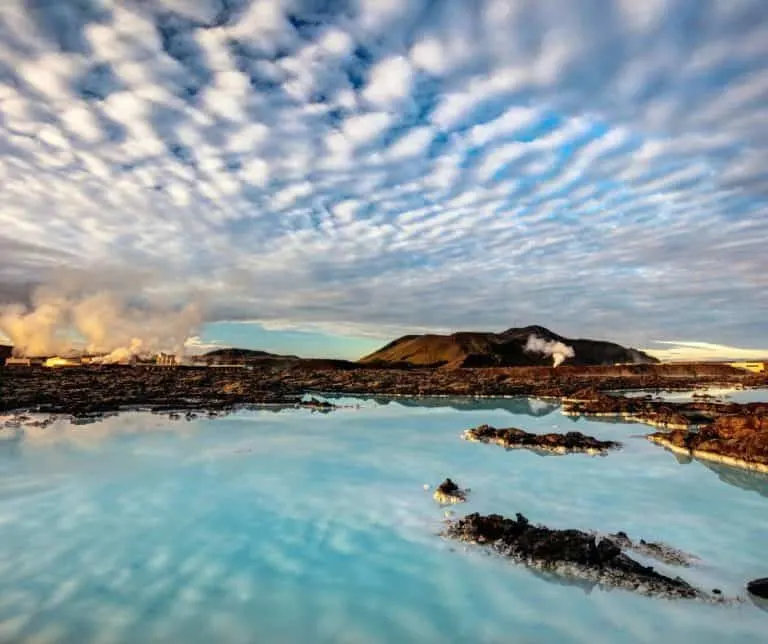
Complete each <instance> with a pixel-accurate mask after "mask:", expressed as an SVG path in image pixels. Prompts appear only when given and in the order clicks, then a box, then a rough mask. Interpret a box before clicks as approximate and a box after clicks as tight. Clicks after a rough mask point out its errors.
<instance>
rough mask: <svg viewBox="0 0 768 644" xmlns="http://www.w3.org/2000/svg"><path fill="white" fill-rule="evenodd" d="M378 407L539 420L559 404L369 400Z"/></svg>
mask: <svg viewBox="0 0 768 644" xmlns="http://www.w3.org/2000/svg"><path fill="white" fill-rule="evenodd" d="M368 400H371V401H373V402H375V403H376V404H378V405H388V404H389V403H393V402H394V403H397V404H398V405H401V406H402V407H414V408H416V407H421V408H424V407H428V408H431V409H437V408H444V409H453V410H455V411H496V410H501V411H508V412H510V413H511V414H523V415H525V416H533V417H535V418H540V417H542V416H548V415H549V414H551V413H554V412H555V411H557V410H558V409H559V408H560V403H558V402H555V401H552V400H542V399H540V398H466V397H464V398H459V397H457V398H390V397H386V396H374V397H372V398H369V399H368Z"/></svg>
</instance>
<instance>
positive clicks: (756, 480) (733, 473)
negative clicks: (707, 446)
mask: <svg viewBox="0 0 768 644" xmlns="http://www.w3.org/2000/svg"><path fill="white" fill-rule="evenodd" d="M665 451H666V452H668V453H669V454H671V455H672V456H673V457H674V458H675V460H676V461H677V462H678V463H680V465H689V464H690V463H693V462H696V463H700V464H701V465H703V466H704V467H706V468H707V469H708V470H711V471H713V472H714V473H715V474H717V478H719V479H720V480H721V481H722V482H723V483H727V484H728V485H733V486H734V487H737V488H740V489H742V490H747V491H748V492H757V493H758V494H759V495H760V496H764V497H766V498H768V475H766V474H763V473H761V472H754V471H752V470H746V469H742V468H740V467H733V466H731V465H725V464H723V463H716V462H714V461H708V460H706V459H700V458H694V457H693V456H690V455H688V454H680V453H678V452H672V451H670V450H668V449H666V450H665Z"/></svg>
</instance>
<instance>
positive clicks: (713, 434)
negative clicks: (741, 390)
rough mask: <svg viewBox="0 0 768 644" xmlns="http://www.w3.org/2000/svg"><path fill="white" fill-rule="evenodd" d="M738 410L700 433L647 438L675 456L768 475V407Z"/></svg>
mask: <svg viewBox="0 0 768 644" xmlns="http://www.w3.org/2000/svg"><path fill="white" fill-rule="evenodd" d="M739 410H740V413H736V414H724V415H721V416H719V417H718V418H716V419H715V421H714V422H713V423H712V424H710V425H708V426H706V427H703V428H700V429H699V430H698V431H688V430H676V431H672V432H669V433H662V432H657V433H655V434H651V435H650V436H649V437H648V438H649V440H651V441H653V442H654V443H657V444H659V445H663V446H664V447H667V448H668V449H670V450H672V451H675V452H679V453H684V454H689V455H690V456H695V457H696V458H700V459H705V460H711V461H717V462H720V463H725V464H727V465H735V466H737V467H744V468H747V469H751V470H756V471H759V472H766V473H768V403H752V404H748V405H742V406H740V407H739Z"/></svg>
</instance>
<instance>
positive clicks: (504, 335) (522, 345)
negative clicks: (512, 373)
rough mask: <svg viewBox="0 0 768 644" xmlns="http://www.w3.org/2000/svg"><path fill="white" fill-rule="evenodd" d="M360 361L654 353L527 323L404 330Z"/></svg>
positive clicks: (645, 358) (570, 359)
mask: <svg viewBox="0 0 768 644" xmlns="http://www.w3.org/2000/svg"><path fill="white" fill-rule="evenodd" d="M358 362H359V363H361V364H366V365H379V366H384V365H410V366H420V367H444V368H458V367H512V366H537V365H552V364H553V363H555V364H562V363H565V364H570V365H574V366H588V365H610V364H617V363H632V364H655V363H658V360H657V359H656V358H653V357H651V356H649V355H648V354H646V353H644V352H642V351H640V350H638V349H634V348H631V347H630V348H628V347H624V346H622V345H620V344H617V343H615V342H609V341H606V340H591V339H586V338H567V337H565V336H562V335H559V334H557V333H555V332H553V331H551V330H549V329H547V328H546V327H543V326H540V325H530V326H525V327H520V328H516V327H512V328H509V329H506V330H505V331H501V332H500V333H494V332H482V331H479V332H473V331H458V332H456V333H451V334H448V335H441V334H432V333H428V334H423V335H414V334H409V335H404V336H402V337H400V338H397V339H395V340H393V341H392V342H389V343H388V344H386V345H385V346H383V347H382V348H381V349H378V350H377V351H374V352H373V353H371V354H368V355H367V356H364V357H362V358H361V359H360V360H359V361H358Z"/></svg>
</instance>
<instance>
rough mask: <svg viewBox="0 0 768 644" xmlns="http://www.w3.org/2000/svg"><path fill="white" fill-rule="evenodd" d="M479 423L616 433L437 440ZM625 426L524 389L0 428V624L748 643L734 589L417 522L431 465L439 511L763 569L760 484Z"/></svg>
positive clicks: (754, 623) (717, 572) (150, 638)
mask: <svg viewBox="0 0 768 644" xmlns="http://www.w3.org/2000/svg"><path fill="white" fill-rule="evenodd" d="M348 402H353V401H348ZM484 422H487V423H491V424H495V425H497V426H506V425H516V426H518V427H521V428H524V429H528V430H532V431H542V432H543V431H550V430H553V429H554V430H559V431H566V430H569V429H576V430H580V431H584V432H586V433H590V434H593V435H596V436H598V437H600V438H606V439H607V438H612V439H616V438H618V439H619V440H622V441H624V442H625V448H624V449H623V450H622V451H620V452H617V453H614V454H611V455H610V456H608V457H605V458H593V457H588V456H582V455H572V456H563V457H554V456H551V457H542V456H537V455H535V454H533V453H530V452H525V451H511V452H506V451H504V450H502V449H500V448H498V447H496V446H490V445H482V444H476V443H468V442H466V441H463V440H461V439H460V438H459V435H460V433H461V431H462V430H464V429H465V428H468V427H470V426H473V425H477V424H479V423H484ZM643 431H644V428H643V427H642V426H640V425H637V424H630V425H628V424H623V423H609V422H594V421H585V420H581V419H580V420H574V419H570V418H566V417H564V416H562V415H561V414H560V413H559V411H558V409H557V407H556V406H555V405H552V404H549V403H543V402H540V401H525V400H522V401H519V400H518V401H515V400H506V401H490V400H485V401H482V402H481V403H479V404H478V405H472V404H471V403H469V402H462V401H450V400H433V401H419V402H413V403H408V401H400V402H391V403H390V402H386V401H384V404H378V403H376V402H375V401H371V400H368V401H364V402H363V403H362V406H361V407H360V408H359V409H356V408H350V409H342V410H339V411H337V412H334V413H332V414H327V415H321V414H317V413H311V412H309V411H306V410H286V411H282V412H279V413H278V412H274V411H243V412H239V413H237V414H234V415H231V416H227V417H224V418H218V419H207V418H205V419H198V420H195V421H192V422H185V421H183V420H182V421H170V420H168V419H166V418H164V417H161V416H156V415H151V414H141V413H126V414H121V415H120V416H117V417H112V418H107V419H104V420H103V421H100V422H98V423H95V424H92V425H85V426H74V425H70V424H67V423H58V424H55V425H53V426H50V427H47V428H35V427H27V428H24V429H21V430H12V429H6V430H3V433H2V434H3V436H4V440H2V441H0V641H2V642H65V643H69V642H72V643H75V642H77V643H86V642H131V643H132V642H158V641H160V642H280V643H287V644H290V643H294V642H295V643H299V642H349V643H355V644H364V643H368V642H442V643H445V642H488V643H499V642H589V643H595V642H620V643H621V642H654V643H660V642H677V643H679V642H724V641H728V642H758V641H765V639H764V638H765V634H766V632H768V613H766V612H763V611H762V610H760V609H759V608H758V607H756V606H754V605H753V604H752V603H751V602H749V601H746V602H745V603H742V604H738V605H734V606H713V605H707V604H703V603H699V602H695V601H677V602H671V601H665V600H659V599H651V598H646V597H639V596H635V595H633V594H630V593H628V592H625V591H619V590H615V591H610V592H609V591H603V590H599V589H595V590H592V591H591V592H590V591H589V589H585V588H584V587H581V586H579V585H569V584H566V583H563V584H557V583H552V582H551V581H547V580H544V579H541V578H540V577H537V576H536V575H535V574H533V573H532V572H530V571H528V570H526V569H524V568H521V567H519V566H516V565H514V564H513V563H511V562H509V561H506V560H503V559H500V558H497V557H495V556H489V555H486V554H483V553H482V552H481V551H480V550H479V549H477V548H473V547H466V546H464V545H461V544H455V543H452V542H447V541H445V540H443V539H442V538H440V537H439V536H437V534H438V532H439V531H440V529H441V520H442V519H443V510H442V509H440V508H439V507H438V506H437V505H436V504H435V503H434V502H433V501H432V499H431V491H425V490H424V488H423V485H424V484H425V483H428V484H431V485H434V484H436V483H439V482H440V481H441V480H442V479H443V478H445V477H446V476H450V477H452V478H454V479H455V480H456V481H457V482H458V483H460V484H461V485H463V486H468V487H470V488H471V489H472V492H471V496H470V502H469V503H467V504H466V505H465V506H459V507H457V508H456V510H457V511H458V512H460V513H464V512H470V511H479V512H499V513H502V514H507V515H513V514H514V513H515V512H523V513H524V514H526V515H527V516H528V517H529V518H530V519H531V520H532V521H535V522H542V523H546V524H548V525H551V526H555V527H563V528H565V527H573V528H582V529H596V530H601V531H615V530H625V531H627V532H628V533H629V534H630V535H631V536H633V537H635V538H639V537H644V538H646V539H659V540H664V541H666V542H668V543H670V544H672V545H675V546H677V547H680V548H683V549H685V550H688V551H690V552H691V553H694V554H696V555H698V556H699V557H700V559H701V561H700V563H699V565H697V566H695V567H694V568H692V569H688V570H686V569H682V570H681V571H680V572H681V573H682V574H683V575H684V576H685V577H686V578H687V579H689V580H690V581H692V582H695V583H697V584H701V585H702V586H704V587H705V588H713V587H718V588H721V589H723V591H725V593H727V594H739V593H742V594H743V586H744V583H745V581H747V580H748V579H751V578H755V577H761V576H768V557H766V545H768V480H767V479H766V478H765V477H762V476H759V475H756V474H749V473H745V472H739V471H734V470H724V469H722V468H720V469H715V468H713V467H712V466H706V465H703V464H701V463H699V462H696V461H693V462H690V463H688V464H681V463H679V462H678V460H677V459H676V458H675V457H674V456H673V455H672V454H670V453H668V452H666V451H665V450H663V449H661V448H659V447H657V446H655V445H652V444H650V443H648V442H647V441H646V440H644V439H643V438H642V437H640V434H641V433H642V432H643ZM660 568H662V569H665V570H670V569H666V568H664V567H663V566H660Z"/></svg>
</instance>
